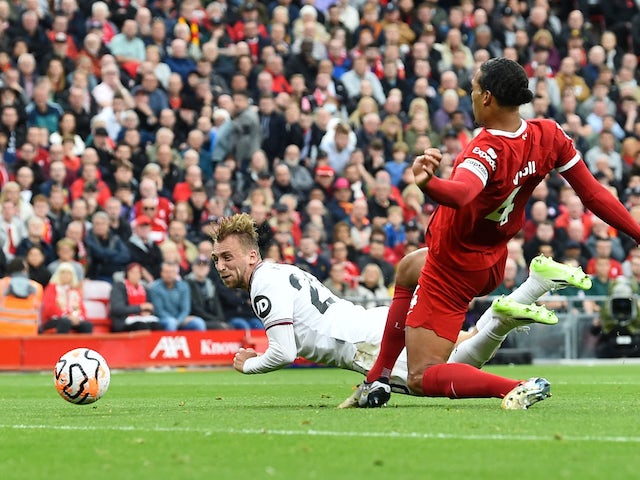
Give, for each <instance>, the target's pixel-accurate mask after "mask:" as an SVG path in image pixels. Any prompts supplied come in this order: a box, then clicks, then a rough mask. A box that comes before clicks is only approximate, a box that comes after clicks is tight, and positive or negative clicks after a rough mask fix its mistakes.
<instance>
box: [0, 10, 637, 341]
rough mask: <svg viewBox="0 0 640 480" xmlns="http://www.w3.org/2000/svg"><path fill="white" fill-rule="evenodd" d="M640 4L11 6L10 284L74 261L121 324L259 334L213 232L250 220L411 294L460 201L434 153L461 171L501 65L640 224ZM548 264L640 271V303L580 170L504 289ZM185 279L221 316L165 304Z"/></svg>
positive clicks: (1, 106)
mask: <svg viewBox="0 0 640 480" xmlns="http://www.w3.org/2000/svg"><path fill="white" fill-rule="evenodd" d="M639 3H640V2H636V1H630V0H609V1H606V2H600V1H589V0H579V1H549V0H531V1H518V0H508V1H497V0H478V1H473V0H461V1H440V2H437V1H431V0H423V1H419V0H397V1H395V2H392V1H388V0H300V1H294V0H274V1H271V2H268V1H265V2H256V1H253V0H245V1H239V0H221V1H213V2H208V1H206V0H184V1H179V2H177V1H176V2H174V1H172V0H155V1H154V0H138V1H135V0H117V1H98V2H89V1H81V0H54V1H47V0H24V1H14V0H0V154H1V157H0V158H1V160H0V189H1V193H0V199H1V202H0V203H1V209H2V212H1V215H0V217H1V218H0V243H1V244H2V250H1V253H0V274H2V275H8V274H16V272H19V271H21V268H20V266H21V265H22V264H17V263H16V262H14V263H13V264H12V262H13V261H14V260H15V259H16V258H17V259H19V260H20V261H22V260H24V266H25V268H26V270H25V271H24V273H26V275H27V276H28V277H29V278H30V279H31V280H33V281H35V282H38V283H39V284H41V285H42V286H43V287H45V288H46V287H47V286H48V285H49V284H50V282H52V279H53V280H54V282H56V283H57V284H59V283H60V278H61V277H65V278H66V275H61V274H62V273H63V271H65V270H66V271H68V270H69V265H72V267H73V268H72V270H73V275H72V276H73V278H75V280H73V279H71V280H69V283H70V284H73V283H74V282H76V283H78V284H79V285H82V283H83V282H84V281H85V280H86V279H88V280H91V281H103V282H108V283H109V284H112V285H113V290H112V293H111V295H112V297H113V295H116V296H117V295H120V297H122V298H120V297H118V301H120V300H122V301H124V302H125V304H127V305H129V304H132V302H133V305H136V306H137V308H136V309H133V310H135V311H133V310H132V311H121V310H118V309H116V310H117V311H118V314H117V315H116V317H118V319H117V320H116V321H114V323H113V325H114V327H113V328H114V330H122V329H125V330H126V329H133V328H134V327H132V326H131V325H137V326H136V327H135V328H138V327H139V328H143V327H144V326H145V325H146V326H149V324H152V323H154V321H151V320H152V319H151V320H149V319H146V320H145V319H144V318H142V317H146V316H150V317H157V318H159V319H160V323H161V324H162V325H163V327H164V328H169V329H173V328H193V329H203V328H250V327H254V326H259V322H257V319H255V317H254V315H253V312H252V311H251V307H250V305H249V304H248V301H247V296H246V294H244V293H242V292H239V291H231V290H229V289H226V288H225V287H224V286H223V285H222V284H221V282H220V280H219V278H218V276H217V274H216V272H215V268H212V267H211V265H209V261H208V259H209V254H210V251H211V242H210V240H209V236H208V233H209V231H208V228H209V225H210V223H211V222H213V221H216V219H217V218H219V217H221V216H225V215H230V214H233V213H235V212H240V211H246V212H248V213H249V214H250V215H251V216H252V217H253V218H254V220H255V222H256V225H257V227H258V231H259V233H260V237H261V245H262V250H263V251H262V254H263V256H264V257H265V258H267V259H269V260H272V261H276V262H287V263H294V264H296V265H298V266H300V267H302V268H304V269H305V270H308V271H310V272H311V273H313V274H314V275H316V276H317V277H318V278H319V279H320V280H321V281H323V282H326V284H327V285H328V286H329V287H330V288H331V289H332V290H333V291H334V292H336V293H338V294H340V295H341V296H344V297H348V298H356V299H358V301H360V302H362V303H363V304H365V305H367V306H369V305H375V304H380V303H385V302H388V301H389V300H390V293H389V292H390V289H391V288H392V286H393V282H394V270H395V265H396V264H397V262H398V261H399V259H400V258H402V256H403V255H404V254H405V253H407V252H409V251H412V250H414V249H416V248H419V247H421V246H424V244H423V238H424V235H423V232H424V228H425V226H426V225H427V223H428V220H429V218H430V216H431V215H432V214H433V211H434V209H435V207H436V206H435V205H434V204H433V203H432V202H431V201H430V199H429V198H428V197H427V198H425V196H424V194H423V193H422V192H421V191H420V190H419V189H418V188H417V187H416V186H415V184H414V183H413V178H412V173H411V168H410V165H411V162H412V158H413V157H414V156H415V155H416V154H420V153H421V152H422V151H423V150H424V149H425V148H427V147H431V146H433V147H438V148H440V149H441V150H442V152H443V153H444V160H443V162H442V166H441V169H440V175H441V176H443V177H445V178H446V177H447V176H448V175H449V174H450V172H451V167H452V164H453V161H454V159H455V158H456V156H457V155H458V154H459V153H460V152H461V151H462V149H464V147H465V146H466V145H467V143H468V142H469V141H470V139H471V138H472V137H473V135H474V132H475V126H474V123H473V115H472V112H471V101H470V97H469V92H470V89H471V79H472V78H473V75H474V73H475V72H476V70H477V68H478V66H479V65H480V64H481V63H482V62H484V61H486V60H487V59H489V58H492V57H497V56H504V57H507V58H511V59H513V60H516V61H518V62H519V63H520V64H521V65H523V66H524V68H525V70H526V72H527V74H528V76H529V79H530V80H529V82H530V88H531V90H532V91H533V92H534V94H535V97H534V100H533V102H532V103H531V104H529V105H526V106H523V107H522V110H521V114H522V116H523V117H524V118H536V117H544V118H553V119H555V120H556V121H557V122H558V123H559V124H560V125H561V126H562V127H563V128H564V129H565V131H566V132H567V135H569V136H570V137H571V138H572V139H573V140H574V142H575V144H576V147H577V148H578V150H579V151H580V152H581V153H582V155H583V157H584V160H585V162H586V163H587V165H588V166H589V168H590V170H591V171H592V172H593V175H594V176H595V177H596V178H597V179H598V180H599V181H601V182H602V183H603V184H605V185H607V186H608V187H609V188H610V189H611V191H612V192H613V193H615V194H616V195H617V196H618V197H619V198H620V200H621V201H622V202H624V203H625V204H626V205H627V206H628V208H629V210H630V211H631V213H632V214H633V215H634V217H636V218H637V219H638V220H639V221H640V155H639V153H640V143H639V142H640V118H638V102H640V87H639V86H638V79H639V78H640V70H638V54H640V8H639V5H638V4H639ZM539 253H544V254H546V255H549V256H553V257H554V258H556V259H557V260H560V261H565V262H570V263H573V264H575V265H581V266H583V268H584V269H585V270H586V271H587V272H588V273H590V274H592V275H593V276H594V288H593V289H592V294H593V295H596V296H597V295H606V294H607V293H608V291H609V289H610V287H611V282H613V281H614V280H615V279H616V278H617V277H618V276H620V275H625V276H626V277H627V278H628V279H630V280H631V281H632V283H633V285H634V287H633V288H634V289H635V290H634V291H636V290H637V280H638V279H640V250H638V249H637V248H636V245H635V244H634V242H633V241H632V240H631V239H629V238H627V237H626V236H624V235H623V234H621V233H620V232H616V231H615V230H613V229H612V228H610V227H609V226H608V225H606V224H604V223H603V222H602V221H601V220H600V219H598V218H596V217H594V216H593V215H592V214H591V213H590V212H588V211H586V210H585V209H584V208H583V206H582V204H581V202H580V200H579V198H578V197H576V196H575V195H574V194H573V191H572V190H571V189H570V187H568V186H567V184H566V183H565V182H564V181H563V179H562V178H561V177H560V176H559V175H551V176H549V177H548V178H547V179H546V181H545V182H543V183H542V184H540V186H539V187H538V188H537V189H536V191H535V192H534V195H533V197H532V199H531V202H530V204H529V205H528V208H527V223H526V225H525V228H524V229H523V231H522V232H521V234H520V235H518V236H517V238H516V239H514V240H513V241H512V242H511V243H510V261H509V264H508V267H507V275H506V278H505V282H504V283H503V285H502V286H501V289H500V291H499V292H496V293H501V292H507V293H508V291H510V290H511V289H513V288H515V286H517V285H518V284H519V283H520V282H521V281H522V280H523V278H524V277H525V276H526V273H527V265H528V262H529V261H530V260H531V259H532V258H533V257H534V256H536V255H537V254H539ZM205 264H206V265H207V266H206V268H205ZM201 267H202V268H201ZM131 272H133V273H131ZM130 273H131V275H132V277H133V279H132V278H129V276H130ZM138 277H139V278H138ZM65 281H66V280H65ZM174 282H177V283H178V284H181V283H183V282H184V283H186V284H188V285H189V286H190V287H191V288H190V289H187V290H186V291H189V292H190V295H187V296H188V297H189V298H190V306H189V307H188V308H187V310H189V312H187V315H188V317H189V319H199V321H196V320H194V322H191V320H189V322H191V323H189V322H187V321H186V320H184V319H178V321H177V324H173V323H172V321H173V320H176V318H175V315H177V312H172V313H167V312H163V314H162V315H164V316H162V315H160V314H159V312H158V308H160V307H159V304H158V302H159V301H160V300H158V299H159V298H161V297H163V293H162V289H163V288H165V289H168V290H169V291H173V290H174V289H175V288H177V287H176V286H175V285H173V283H174ZM138 284H140V285H142V286H143V290H144V291H145V292H146V293H145V298H144V299H141V297H140V296H141V295H142V292H141V291H139V290H137V288H138V287H136V285H138ZM116 285H118V287H117V288H116ZM132 285H133V286H132ZM180 288H181V287H180ZM123 289H124V290H123ZM154 289H155V290H156V293H155V295H154ZM181 291H182V290H181ZM165 293H166V292H165ZM147 295H148V296H149V298H146V296H147ZM62 296H63V295H62V294H57V297H56V296H54V297H53V298H62ZM200 297H202V298H200ZM154 298H155V299H156V300H155V302H154V301H153V300H154ZM194 299H196V300H194ZM198 299H199V300H198ZM143 300H144V301H143ZM199 302H201V303H202V302H203V303H202V305H200V307H202V308H198V306H194V305H196V304H198V303H199ZM142 304H144V306H145V307H147V308H145V309H143V308H142V307H140V305H142ZM601 306H602V304H601V303H598V302H588V301H585V302H584V304H581V306H580V308H584V309H586V310H587V311H595V312H597V311H598V310H599V309H600V308H601ZM557 307H558V308H562V305H558V306H557ZM112 310H113V309H112ZM206 312H209V313H210V314H211V315H209V316H207V315H205V313H206ZM212 312H215V315H214V314H213V313H212ZM472 312H473V308H472V311H471V313H470V318H473V316H474V315H473V313H472ZM184 313H185V312H182V313H181V314H184ZM134 314H135V316H139V317H141V318H140V319H137V320H136V321H133V320H131V319H130V320H129V321H127V318H128V317H129V316H132V315H134ZM60 315H61V314H60V313H59V312H58V314H57V316H56V315H54V317H55V318H58V317H60ZM205 317H206V318H205ZM170 318H171V319H173V320H171V321H170V320H168V319H170ZM185 318H187V317H185ZM256 322H257V323H256ZM76 323H77V322H76ZM73 325H74V326H75V324H73ZM189 325H190V326H189ZM63 330H64V328H63Z"/></svg>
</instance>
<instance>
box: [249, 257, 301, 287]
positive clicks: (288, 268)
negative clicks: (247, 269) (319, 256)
mask: <svg viewBox="0 0 640 480" xmlns="http://www.w3.org/2000/svg"><path fill="white" fill-rule="evenodd" d="M295 269H296V267H294V266H293V265H288V264H284V263H276V262H271V261H267V260H265V261H263V262H261V263H260V265H258V267H257V268H256V270H255V272H254V273H253V278H254V279H257V278H261V279H266V280H267V281H269V283H271V280H272V279H274V278H279V277H281V276H287V275H290V274H291V273H293V270H295Z"/></svg>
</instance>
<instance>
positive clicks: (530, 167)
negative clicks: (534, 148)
mask: <svg viewBox="0 0 640 480" xmlns="http://www.w3.org/2000/svg"><path fill="white" fill-rule="evenodd" d="M534 173H536V162H534V161H532V160H529V161H528V162H527V166H526V167H524V168H523V169H522V170H520V171H519V172H518V173H516V176H515V177H514V178H513V184H514V185H518V184H519V183H520V180H521V179H522V178H524V177H526V176H527V175H533V174H534Z"/></svg>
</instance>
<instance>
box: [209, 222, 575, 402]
mask: <svg viewBox="0 0 640 480" xmlns="http://www.w3.org/2000/svg"><path fill="white" fill-rule="evenodd" d="M212 238H213V242H214V246H213V252H212V259H213V262H214V265H215V267H216V269H217V270H218V273H219V275H220V278H221V279H222V281H223V282H224V284H225V285H226V286H227V287H229V288H241V289H245V290H247V291H248V292H249V294H250V298H251V304H252V306H253V309H254V312H255V313H256V315H257V316H258V317H259V318H260V319H261V320H262V322H263V323H264V326H265V330H266V334H267V339H268V342H269V343H268V347H267V349H266V351H265V352H264V353H263V354H262V355H260V354H258V353H257V352H255V351H254V350H253V349H251V348H241V349H240V350H239V351H238V352H237V353H236V355H235V357H234V368H235V369H236V370H238V371H239V372H242V373H246V374H254V373H266V372H270V371H273V370H278V369H280V368H283V367H286V366H288V365H290V364H291V363H292V362H293V361H294V360H295V359H296V358H297V357H304V358H306V359H307V360H310V361H313V362H316V363H322V364H325V365H328V366H332V367H338V368H344V369H347V370H353V371H356V372H360V373H362V374H366V372H367V371H368V370H369V369H370V368H371V366H372V365H373V363H374V361H375V358H376V356H377V354H378V350H379V348H380V342H381V340H382V334H383V330H384V327H385V322H386V318H387V312H388V307H377V308H372V309H365V308H364V307H362V306H360V305H355V304H354V303H351V302H349V301H347V300H344V299H341V298H340V297H337V296H336V295H334V294H333V293H331V291H330V290H329V289H328V288H327V287H325V286H324V285H323V284H322V282H320V281H319V280H318V279H317V278H316V277H314V276H313V275H311V274H309V273H307V272H305V271H304V270H302V269H300V268H298V267H296V266H294V265H287V264H277V263H273V262H265V261H263V260H262V258H261V256H260V253H259V248H258V237H257V233H256V231H255V228H254V222H253V219H252V218H251V217H250V216H249V215H247V214H244V213H243V214H237V215H233V216H232V217H226V218H222V219H220V221H219V223H218V225H217V226H216V227H215V232H214V233H213V235H212ZM411 255H415V256H416V257H419V258H417V259H414V260H415V261H413V260H409V261H411V263H412V265H421V264H422V263H423V261H424V255H425V252H424V251H423V252H420V251H418V252H414V253H413V254H411ZM406 258H407V257H405V259H406ZM563 267H564V266H563ZM566 268H571V267H566ZM575 270H576V271H577V272H578V271H579V273H580V274H582V272H581V270H579V269H575ZM582 276H584V274H582ZM416 283H417V273H416ZM552 283H553V282H551V283H550V284H549V286H552ZM545 292H546V290H545V291H541V292H540V295H542V294H543V293H545ZM485 315H490V316H493V317H495V318H497V319H498V321H499V322H501V323H502V326H503V328H502V330H504V325H505V324H506V325H509V326H510V327H511V328H509V330H510V329H513V328H517V327H519V326H523V325H526V324H528V323H533V322H537V323H544V324H549V325H553V324H555V323H557V322H558V318H557V316H556V315H555V313H553V312H551V311H549V310H547V309H546V308H545V307H543V306H536V305H523V304H519V303H517V302H514V301H510V300H509V297H501V298H500V299H498V301H494V303H493V305H492V308H490V309H488V310H487V312H486V313H485ZM482 323H483V324H485V325H486V326H485V328H486V329H487V330H490V329H491V324H492V322H487V321H485V322H482ZM493 323H494V324H495V322H493ZM476 333H477V331H476V330H475V329H474V330H473V331H471V332H461V333H460V336H459V337H458V344H460V343H461V342H463V341H464V340H467V339H468V338H470V337H473V336H474V335H475V334H476ZM488 333H489V336H490V335H491V332H490V331H489V332H488ZM500 343H501V341H500V342H499V343H498V344H497V346H496V347H495V348H493V347H492V348H490V349H486V354H485V355H486V358H481V359H474V361H472V362H471V361H470V363H473V364H474V366H476V367H481V366H482V365H483V364H484V363H486V362H487V361H489V360H490V359H491V358H492V356H493V354H495V351H496V350H497V348H498V347H499V344H500ZM454 351H455V350H454ZM406 378H407V365H406V355H405V353H404V352H403V353H402V354H401V355H400V358H399V359H398V361H397V362H396V365H395V367H394V369H393V372H392V375H391V379H390V385H391V386H392V388H393V390H394V391H397V392H399V393H406V394H410V391H409V390H408V388H407V387H406ZM343 406H353V405H343Z"/></svg>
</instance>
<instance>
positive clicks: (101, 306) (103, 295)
mask: <svg viewBox="0 0 640 480" xmlns="http://www.w3.org/2000/svg"><path fill="white" fill-rule="evenodd" d="M82 292H83V295H82V296H83V299H84V306H85V309H86V310H87V320H88V321H90V322H91V323H92V324H93V333H109V332H111V317H109V298H110V296H111V284H110V283H109V282H104V281H102V280H88V279H86V280H84V282H83V285H82Z"/></svg>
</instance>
